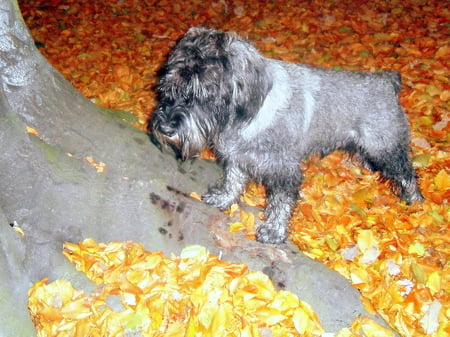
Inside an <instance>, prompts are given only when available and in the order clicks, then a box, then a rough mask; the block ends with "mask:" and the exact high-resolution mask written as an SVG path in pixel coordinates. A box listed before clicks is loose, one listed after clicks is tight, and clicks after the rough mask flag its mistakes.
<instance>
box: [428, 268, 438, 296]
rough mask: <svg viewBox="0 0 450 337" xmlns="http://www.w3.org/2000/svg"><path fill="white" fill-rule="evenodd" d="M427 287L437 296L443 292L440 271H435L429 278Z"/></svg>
mask: <svg viewBox="0 0 450 337" xmlns="http://www.w3.org/2000/svg"><path fill="white" fill-rule="evenodd" d="M426 284H427V287H428V288H429V289H430V291H431V294H433V295H434V294H436V293H437V292H439V291H441V275H440V274H439V272H438V271H434V272H432V273H431V274H430V276H428V280H427V283H426Z"/></svg>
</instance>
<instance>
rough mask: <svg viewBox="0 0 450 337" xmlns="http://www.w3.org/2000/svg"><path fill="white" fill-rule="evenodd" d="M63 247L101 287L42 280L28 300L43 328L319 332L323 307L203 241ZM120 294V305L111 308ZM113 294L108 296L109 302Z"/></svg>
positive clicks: (83, 332)
mask: <svg viewBox="0 0 450 337" xmlns="http://www.w3.org/2000/svg"><path fill="white" fill-rule="evenodd" d="M64 255H65V256H66V257H67V258H68V259H69V260H70V261H71V262H73V263H74V264H75V265H76V268H77V269H78V270H79V271H82V272H84V273H85V274H86V275H87V276H88V278H89V279H90V280H91V281H92V282H94V283H95V284H96V285H98V286H99V287H98V288H97V290H96V291H94V292H92V293H91V294H90V295H86V294H84V293H83V292H81V291H79V290H76V289H74V288H73V287H72V285H71V284H70V283H69V282H68V281H64V280H57V281H55V282H52V283H50V284H46V282H47V280H42V281H40V282H37V283H36V284H35V285H34V286H33V288H32V289H31V290H30V301H29V308H30V312H31V315H32V317H33V320H34V324H35V326H36V327H37V328H38V331H40V336H87V335H89V336H99V337H103V336H111V337H115V336H124V333H125V332H126V331H128V333H129V332H130V330H131V331H132V330H137V331H139V333H140V335H142V336H189V337H190V336H192V337H193V336H214V337H220V336H230V337H231V336H248V337H256V336H261V331H264V330H270V331H271V335H272V336H274V337H275V336H279V337H285V336H298V335H302V336H320V334H321V333H322V328H321V326H320V323H319V321H318V318H317V316H316V314H315V313H314V312H313V311H312V309H311V308H310V307H309V306H308V305H307V304H306V303H303V302H302V301H300V300H299V299H298V298H297V297H296V296H295V295H294V294H292V293H290V292H288V291H277V290H276V289H275V287H274V286H273V284H272V282H271V281H270V279H269V278H268V276H267V275H265V274H263V273H261V272H249V271H248V270H247V267H246V266H245V265H243V264H231V263H227V262H222V261H220V260H219V259H218V257H217V256H212V255H210V254H208V252H207V251H206V249H205V248H203V247H201V246H189V247H187V248H185V249H184V250H183V251H182V252H181V255H180V256H179V257H176V256H172V257H171V258H166V257H164V256H163V255H162V254H161V253H153V252H152V253H150V252H147V251H145V250H144V248H143V247H142V245H139V244H137V243H132V242H123V243H121V242H116V243H109V244H97V243H96V242H94V241H93V240H89V239H88V240H85V241H84V242H82V243H80V244H78V245H74V244H69V243H67V244H65V247H64ZM114 296H118V297H119V298H120V303H121V307H122V308H120V309H121V310H119V311H114V309H113V308H111V306H110V305H108V304H110V303H111V297H114ZM108 300H109V302H108Z"/></svg>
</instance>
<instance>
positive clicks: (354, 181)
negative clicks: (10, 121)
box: [19, 0, 450, 336]
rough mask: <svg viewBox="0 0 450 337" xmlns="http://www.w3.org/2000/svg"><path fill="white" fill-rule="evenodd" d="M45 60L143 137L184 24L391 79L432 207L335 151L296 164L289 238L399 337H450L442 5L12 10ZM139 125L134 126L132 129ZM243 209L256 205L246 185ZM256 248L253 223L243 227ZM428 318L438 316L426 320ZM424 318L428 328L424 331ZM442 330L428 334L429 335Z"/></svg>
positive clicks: (50, 6)
mask: <svg viewBox="0 0 450 337" xmlns="http://www.w3.org/2000/svg"><path fill="white" fill-rule="evenodd" d="M19 5H20V7H21V10H22V12H23V16H24V19H25V21H26V23H27V25H28V27H29V28H30V30H31V33H32V35H33V37H34V39H35V41H36V45H37V46H38V48H39V49H40V51H41V52H42V54H43V55H44V56H45V57H46V58H47V59H48V60H49V61H50V62H51V63H52V64H53V65H54V66H55V67H56V68H57V69H58V70H59V71H60V72H61V73H62V74H63V75H64V76H65V77H66V78H67V79H68V80H69V81H70V82H71V83H72V84H73V85H74V86H75V87H76V88H77V89H78V90H79V91H81V92H82V94H83V95H84V96H86V97H88V98H89V99H91V100H92V101H94V102H95V103H96V104H98V105H100V106H103V107H108V108H112V109H117V110H122V111H127V112H129V113H130V115H129V116H130V120H132V121H133V124H134V125H135V126H136V127H139V128H142V129H145V127H146V121H147V118H148V116H149V115H150V114H151V112H152V109H153V108H154V106H155V92H154V90H153V89H152V88H153V86H154V85H155V84H156V81H157V77H156V72H157V70H158V69H159V68H160V67H161V65H162V64H163V62H164V61H165V58H166V56H167V54H168V53H169V51H170V50H171V48H172V47H173V46H174V43H175V42H176V41H177V39H179V38H180V37H181V36H182V35H183V34H184V33H185V31H186V30H187V29H188V28H189V27H191V26H198V25H204V26H208V27H212V28H217V29H222V30H232V31H235V32H238V33H239V34H241V35H243V36H245V37H248V38H249V39H250V40H252V41H253V42H254V43H255V45H256V46H257V47H258V48H259V49H260V50H261V52H262V53H263V54H264V55H266V56H268V57H273V58H279V59H283V60H286V61H292V62H301V63H307V64H312V65H317V66H322V67H327V68H334V69H346V70H364V71H377V70H381V69H390V70H396V71H398V72H400V73H401V75H402V78H403V88H402V91H401V93H400V100H401V103H402V105H403V107H404V109H405V110H406V112H407V114H408V116H409V120H410V123H411V130H412V144H411V145H412V156H413V162H414V166H415V167H416V169H417V171H418V174H419V177H420V179H419V181H420V185H421V188H422V191H423V194H424V196H425V199H426V201H425V202H424V203H423V204H415V205H413V206H406V205H405V204H404V203H402V202H400V201H399V200H398V199H397V198H396V197H395V196H394V195H393V194H392V193H391V192H390V190H389V186H388V185H387V184H386V183H384V182H380V181H379V180H378V179H377V175H376V174H372V173H369V172H367V171H365V170H364V169H362V168H361V167H360V166H359V165H358V164H357V163H354V162H352V160H351V159H350V158H349V157H347V156H345V155H343V154H341V153H335V154H332V155H330V156H328V157H326V158H324V159H320V158H316V157H313V158H312V159H310V160H308V161H307V162H306V163H302V166H303V168H304V169H305V172H306V174H305V180H304V183H303V185H302V189H303V192H304V199H303V200H300V201H299V202H298V205H297V208H296V211H295V214H294V217H293V219H292V234H291V237H290V239H291V240H292V241H293V242H294V243H295V244H297V245H298V246H299V248H300V249H301V250H302V251H304V252H305V253H306V254H307V255H308V256H310V257H312V258H314V259H316V260H319V261H321V262H323V263H324V264H326V265H327V266H329V267H330V268H333V269H334V270H336V271H337V272H339V273H341V274H342V275H343V276H345V277H346V278H348V279H349V280H350V282H351V283H352V284H353V286H355V287H356V288H358V289H359V290H360V292H361V294H362V299H363V301H364V304H365V306H366V309H367V310H369V311H372V312H378V313H379V314H380V315H381V316H382V317H383V318H385V319H386V321H387V322H388V323H389V324H390V325H391V326H392V327H393V328H394V329H396V330H397V331H398V332H399V333H400V334H401V335H402V336H425V335H427V333H429V334H430V335H433V336H449V335H450V324H449V318H450V303H449V289H450V275H449V253H450V237H449V230H448V229H449V222H450V221H449V220H450V214H449V212H450V211H449V198H450V155H449V152H450V145H449V140H450V139H449V138H450V136H449V131H450V125H449V123H450V112H449V111H450V107H449V105H450V103H449V101H450V70H449V64H450V9H449V2H448V1H446V0H444V1H442V0H434V1H433V0H432V1H423V0H402V1H397V0H392V1H381V0H376V1H351V0H328V1H319V0H310V1H298V0H295V1H294V0H292V1H288V0H286V1H281V0H280V1H275V0H274V1H256V0H254V1H238V0H235V1H233V0H218V1H199V0H195V1H169V0H160V1H151V0H145V1H126V0H119V1H88V0H78V1H72V0H68V1H56V0H53V1H44V0H42V1H38V0H34V1H19ZM131 116H133V118H134V119H133V118H131ZM245 201H246V202H248V203H250V204H253V205H257V206H263V205H264V191H263V190H262V189H261V188H260V187H259V186H255V185H252V186H250V187H249V188H248V190H247V192H246V195H245ZM243 229H246V230H248V232H249V235H250V236H251V231H252V228H251V224H249V225H248V226H244V227H243ZM433 315H437V316H436V317H434V316H433ZM427 320H428V321H427ZM433 322H438V323H439V326H438V327H435V328H433V327H432V326H430V325H429V324H428V323H430V324H432V323H433Z"/></svg>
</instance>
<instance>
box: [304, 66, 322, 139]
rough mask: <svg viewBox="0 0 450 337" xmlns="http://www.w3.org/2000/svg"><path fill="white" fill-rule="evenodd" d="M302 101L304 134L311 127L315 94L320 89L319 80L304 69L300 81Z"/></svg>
mask: <svg viewBox="0 0 450 337" xmlns="http://www.w3.org/2000/svg"><path fill="white" fill-rule="evenodd" d="M302 87H303V88H302V89H303V100H304V103H305V107H304V110H303V127H302V131H303V133H306V132H307V131H308V129H309V127H310V125H311V122H312V118H313V115H314V109H315V106H316V100H315V99H314V96H315V94H316V93H317V91H319V89H320V78H319V76H317V75H314V74H312V73H311V71H310V70H308V69H305V70H304V73H303V79H302Z"/></svg>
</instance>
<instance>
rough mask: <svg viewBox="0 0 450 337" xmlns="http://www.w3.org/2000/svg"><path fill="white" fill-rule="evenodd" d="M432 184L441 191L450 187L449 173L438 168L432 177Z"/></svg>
mask: <svg viewBox="0 0 450 337" xmlns="http://www.w3.org/2000/svg"><path fill="white" fill-rule="evenodd" d="M434 184H435V185H436V187H437V188H438V189H439V190H441V191H445V190H448V189H450V174H449V173H448V172H447V171H446V170H444V169H442V170H440V171H439V173H438V174H436V176H435V177H434Z"/></svg>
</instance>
